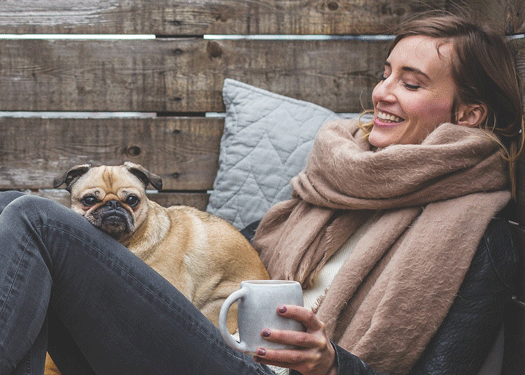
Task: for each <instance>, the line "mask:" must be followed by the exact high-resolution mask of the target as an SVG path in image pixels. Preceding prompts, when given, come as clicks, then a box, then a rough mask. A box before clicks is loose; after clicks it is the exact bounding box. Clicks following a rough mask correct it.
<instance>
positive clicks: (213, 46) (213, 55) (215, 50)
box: [206, 41, 222, 59]
mask: <svg viewBox="0 0 525 375" xmlns="http://www.w3.org/2000/svg"><path fill="white" fill-rule="evenodd" d="M206 53H207V54H208V57H209V58H210V59H218V58H219V57H221V56H222V48H221V45H220V44H219V43H217V42H215V41H211V42H208V45H207V46H206Z"/></svg>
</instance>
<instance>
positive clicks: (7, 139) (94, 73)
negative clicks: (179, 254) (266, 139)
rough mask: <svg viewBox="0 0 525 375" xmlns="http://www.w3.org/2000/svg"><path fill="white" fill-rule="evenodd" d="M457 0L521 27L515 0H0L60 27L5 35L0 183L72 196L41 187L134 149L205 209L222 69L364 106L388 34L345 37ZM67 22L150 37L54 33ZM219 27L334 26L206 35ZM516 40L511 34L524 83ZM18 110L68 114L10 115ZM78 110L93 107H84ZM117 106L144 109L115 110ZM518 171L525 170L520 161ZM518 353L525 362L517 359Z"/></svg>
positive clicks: (348, 108) (175, 199)
mask: <svg viewBox="0 0 525 375" xmlns="http://www.w3.org/2000/svg"><path fill="white" fill-rule="evenodd" d="M458 7H460V8H461V9H468V12H469V13H470V14H471V15H472V16H473V17H474V18H475V19H477V20H478V21H480V22H483V23H487V24H489V25H490V26H492V27H493V28H495V29H497V30H498V31H500V32H502V33H506V34H507V35H519V34H523V33H525V2H524V1H522V0H458V1H454V0H433V1H432V0H381V1H379V0H375V1H372V0H371V1H363V0H313V1H297V0H260V1H234V0H213V1H212V0H209V1H206V0H183V1H175V0H156V1H151V0H77V1H71V0H47V1H46V0H39V1H19V0H4V1H2V2H0V34H29V35H31V34H57V38H51V39H37V38H29V39H13V38H11V39H9V38H7V39H0V92H1V93H2V95H0V111H8V112H9V111H13V112H12V114H11V115H10V116H4V117H0V190H7V189H13V188H15V189H22V190H26V189H28V190H30V191H32V192H34V193H37V194H42V195H45V196H49V197H51V198H53V199H56V200H58V201H61V202H63V203H64V204H67V202H68V195H67V193H65V192H64V191H63V190H49V189H51V188H52V180H53V178H54V177H55V176H57V175H59V174H61V173H63V172H64V171H65V170H67V169H68V168H69V167H71V166H72V165H75V164H80V163H86V162H93V163H95V164H120V163H122V162H124V161H126V160H130V161H133V162H137V163H140V164H142V165H143V166H145V167H146V168H148V169H150V170H151V171H152V172H154V173H157V174H159V175H161V176H162V178H163V180H164V185H165V191H164V192H163V193H162V194H154V195H152V197H153V199H155V200H157V201H159V202H161V203H162V204H165V205H171V204H189V205H192V206H195V207H198V208H200V209H205V207H206V204H207V200H208V194H207V192H208V190H209V189H211V188H212V185H213V180H214V177H215V174H216V171H217V167H218V166H217V161H218V150H219V142H220V137H221V134H222V129H223V126H224V120H223V119H221V118H210V117H205V116H204V114H205V113H207V112H223V111H224V106H223V103H222V97H221V90H222V85H223V81H224V78H226V77H228V78H234V79H237V80H240V81H243V82H246V83H248V84H252V85H255V86H258V87H261V88H264V89H268V90H271V91H274V92H277V93H280V94H284V95H288V96H291V97H294V98H298V99H304V100H308V101H311V102H314V103H317V104H319V105H322V106H325V107H327V108H329V109H331V110H334V111H336V112H346V113H347V112H361V111H362V110H363V109H365V108H369V107H370V100H369V98H370V94H371V90H372V88H373V86H374V85H375V83H376V82H377V79H378V77H379V75H380V74H381V72H382V66H383V62H384V58H385V57H386V56H385V52H386V51H385V47H386V45H387V43H388V41H385V40H377V41H370V40H367V39H359V38H353V39H352V38H349V37H348V36H356V35H384V34H391V33H392V28H393V27H395V26H396V25H397V24H399V22H401V21H403V20H405V19H407V18H410V17H412V16H413V15H415V14H417V13H420V12H424V11H428V10H431V9H445V10H449V11H452V12H457V11H458ZM64 34H66V35H68V36H75V35H82V34H96V35H98V34H120V35H124V36H133V35H139V34H140V35H141V34H147V35H155V36H156V38H154V39H147V40H142V39H125V40H122V39H114V40H106V39H87V40H85V39H78V38H74V39H66V40H64V39H60V38H59V37H60V36H62V35H64ZM214 34H220V35H239V34H240V35H261V34H264V35H282V34H290V35H315V34H318V35H338V36H342V37H341V38H340V39H331V40H260V39H252V38H244V39H233V40H229V39H217V38H216V39H213V38H212V39H209V38H204V37H203V36H204V35H214ZM524 40H525V39H520V38H516V39H514V40H513V46H514V48H515V50H516V56H517V63H518V69H519V74H520V76H521V77H522V80H523V81H524V82H525V44H524V43H525V42H524ZM16 111H24V112H34V111H48V112H49V111H56V112H64V113H66V115H65V117H64V118H53V117H51V118H48V117H49V116H44V115H42V114H41V113H34V114H33V115H32V116H30V117H25V118H18V117H17V113H16ZM86 111H88V112H92V111H94V112H97V115H96V116H92V117H93V118H87V119H86V118H80V117H83V116H80V115H79V114H80V113H84V112H86ZM98 112H102V113H103V114H105V115H104V116H102V117H103V118H100V117H101V116H100V113H98ZM115 112H117V113H118V112H134V113H144V116H134V117H132V118H130V117H118V118H112V117H110V114H112V113H115ZM146 114H147V115H146ZM151 114H153V115H151ZM520 169H522V173H521V177H522V178H525V163H522V164H520ZM521 181H524V180H520V195H521V201H522V202H525V182H521ZM520 212H521V213H525V209H524V208H523V207H521V208H520ZM522 219H523V220H525V215H523V217H522ZM522 222H525V221H522ZM521 298H523V295H521ZM521 317H522V318H521V321H523V320H525V319H523V315H521ZM517 319H518V320H519V319H520V318H519V317H518V318H517ZM524 332H525V327H523V324H521V326H519V327H518V329H516V330H515V332H514V333H519V334H521V338H518V339H517V340H518V341H516V340H515V341H514V342H513V347H514V349H515V351H516V350H517V352H516V353H517V355H515V357H520V356H521V357H525V356H524V355H523V353H525V349H524V345H525V343H523V333H524ZM520 340H521V341H520ZM520 361H521V362H520ZM518 362H519V363H518ZM516 363H518V365H519V366H522V367H519V368H520V369H522V370H523V371H524V372H522V373H525V370H524V368H525V367H523V366H524V364H523V360H522V359H521V360H520V359H519V358H518V360H517V362H516V361H515V362H514V363H513V365H515V364H516ZM508 373H517V372H508Z"/></svg>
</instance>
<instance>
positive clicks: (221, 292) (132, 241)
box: [46, 163, 269, 375]
mask: <svg viewBox="0 0 525 375" xmlns="http://www.w3.org/2000/svg"><path fill="white" fill-rule="evenodd" d="M62 183H66V184H67V188H68V190H69V191H70V192H71V208H72V209H73V210H74V211H76V212H78V213H79V214H80V215H82V216H84V217H85V218H86V219H87V220H89V221H90V222H91V223H92V224H94V225H95V226H97V227H99V228H100V229H102V230H105V231H107V232H108V233H110V234H111V235H112V236H113V237H115V238H116V239H117V240H118V241H119V242H120V243H122V244H123V245H124V246H126V247H127V248H128V249H129V250H130V251H131V252H133V253H134V254H136V255H137V256H138V257H139V258H141V259H142V260H144V262H146V263H147V264H148V265H150V266H151V267H152V268H153V269H155V270H156V271H157V272H158V273H159V274H161V275H162V276H164V277H165V278H166V279H167V280H168V281H169V282H171V283H172V284H173V285H174V286H175V287H177V289H178V290H179V291H181V292H182V293H183V294H184V295H185V296H186V297H187V298H188V299H189V300H190V301H191V302H192V303H193V304H194V305H195V306H196V307H197V308H198V309H199V310H200V311H201V312H202V313H203V314H204V315H205V316H206V317H207V318H208V319H209V320H211V321H212V322H213V324H215V325H217V324H218V319H219V311H220V308H221V305H222V303H223V302H224V300H225V299H226V297H228V296H229V295H230V294H231V293H232V292H233V291H235V290H237V289H238V288H239V284H240V282H241V281H243V280H250V279H251V280H253V279H268V278H269V275H268V273H267V271H266V269H265V267H264V265H263V263H262V261H261V260H260V258H259V256H258V254H257V252H256V251H255V250H254V249H253V248H252V246H251V245H250V243H249V242H248V241H247V240H246V238H244V236H243V235H242V234H240V232H239V231H237V229H235V228H234V227H233V226H232V225H230V224H229V223H228V222H226V221H225V220H223V219H220V218H218V217H217V216H213V215H210V214H208V213H206V212H202V211H199V210H197V209H195V208H192V207H187V206H173V207H169V208H165V207H162V206H160V205H159V204H157V203H155V202H153V201H151V200H149V199H148V198H147V197H146V186H147V185H148V183H152V184H153V185H154V187H157V188H158V187H160V184H161V180H160V177H158V176H156V175H154V174H151V173H150V172H149V171H147V170H145V169H144V168H142V167H141V166H140V165H137V164H133V163H125V164H124V165H122V166H101V167H89V166H76V167H73V168H72V169H70V170H69V171H68V172H67V173H66V174H65V175H64V176H63V177H62V178H58V179H56V180H55V186H59V185H61V184H62ZM130 195H134V196H136V197H137V198H139V203H138V204H137V205H136V206H134V207H133V206H131V205H130V204H128V203H129V202H128V203H126V200H127V199H130V198H129V197H130ZM87 196H90V197H94V198H95V200H96V203H94V204H92V205H86V204H85V202H86V201H85V198H86V197H87ZM112 200H113V201H116V202H118V203H119V205H120V206H121V207H119V210H121V213H120V214H122V215H123V216H124V215H125V216H126V219H125V220H124V219H122V220H123V221H127V224H126V225H127V227H126V229H122V227H121V226H118V225H117V226H114V225H112V224H111V225H110V224H107V223H105V222H104V221H103V220H102V221H101V215H99V214H97V211H98V210H104V209H105V208H104V205H106V204H107V202H109V201H112ZM92 201H93V199H92ZM113 204H115V203H113ZM106 207H107V206H106ZM123 210H125V211H123ZM99 212H100V211H99ZM120 214H119V215H120ZM119 220H120V219H119ZM122 225H124V224H122ZM124 226H125V225H124ZM236 328H237V311H236V307H235V308H233V309H232V310H231V311H230V314H229V315H228V329H229V330H230V331H231V332H234V331H235V330H236ZM47 374H48V373H47V372H46V375H47ZM50 374H52V372H50Z"/></svg>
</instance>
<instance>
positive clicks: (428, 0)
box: [0, 0, 523, 35]
mask: <svg viewBox="0 0 525 375" xmlns="http://www.w3.org/2000/svg"><path fill="white" fill-rule="evenodd" d="M458 3H459V4H462V5H466V6H468V7H469V8H470V9H471V10H472V13H473V14H474V16H475V17H476V18H477V19H480V20H483V21H485V22H487V23H489V24H491V25H492V26H493V27H496V28H498V29H501V30H503V29H510V25H512V30H513V31H514V32H520V30H521V31H523V13H522V12H520V8H522V4H521V1H520V0H504V1H485V0H456V1H448V0H383V1H364V0H313V1H297V0H258V1H255V0H250V1H240V0H197V1H195V0H185V1H175V0H155V1H150V0H77V1H70V0H40V1H20V0H3V1H2V2H0V33H57V34H61V33H89V34H104V33H106V34H156V35H203V34H387V33H391V31H392V27H394V26H396V25H397V24H399V22H401V21H403V20H405V19H407V18H410V17H412V16H414V15H415V14H417V13H419V12H422V11H427V10H430V9H445V10H450V11H454V12H456V8H457V5H456V4H458ZM486 3H490V4H491V5H487V4H486ZM502 15H505V17H502Z"/></svg>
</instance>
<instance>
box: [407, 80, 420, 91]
mask: <svg viewBox="0 0 525 375" xmlns="http://www.w3.org/2000/svg"><path fill="white" fill-rule="evenodd" d="M403 86H405V88H406V89H407V90H411V91H416V90H417V89H419V88H420V87H421V85H417V84H411V83H407V82H403Z"/></svg>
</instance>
